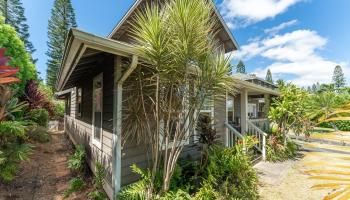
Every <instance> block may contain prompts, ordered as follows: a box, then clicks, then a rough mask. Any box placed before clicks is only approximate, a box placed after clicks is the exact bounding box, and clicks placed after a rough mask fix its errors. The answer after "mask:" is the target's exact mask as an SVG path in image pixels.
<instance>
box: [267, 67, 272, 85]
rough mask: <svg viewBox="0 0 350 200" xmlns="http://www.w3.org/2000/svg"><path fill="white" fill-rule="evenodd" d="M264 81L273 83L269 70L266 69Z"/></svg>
mask: <svg viewBox="0 0 350 200" xmlns="http://www.w3.org/2000/svg"><path fill="white" fill-rule="evenodd" d="M265 80H266V81H267V82H269V83H273V80H272V73H271V70H270V69H268V70H267V72H266V78H265Z"/></svg>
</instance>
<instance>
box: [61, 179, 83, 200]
mask: <svg viewBox="0 0 350 200" xmlns="http://www.w3.org/2000/svg"><path fill="white" fill-rule="evenodd" d="M85 185H86V184H85V181H84V180H83V179H82V178H79V177H78V178H73V179H71V180H70V181H69V187H68V189H67V190H65V191H64V193H63V194H64V197H65V198H67V197H69V196H70V195H71V194H72V193H73V192H76V191H79V190H81V189H83V188H84V187H85Z"/></svg>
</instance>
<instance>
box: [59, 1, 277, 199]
mask: <svg viewBox="0 0 350 200" xmlns="http://www.w3.org/2000/svg"><path fill="white" fill-rule="evenodd" d="M146 2H149V0H148V1H147V0H137V1H136V2H135V3H134V5H133V6H132V7H131V8H130V10H129V11H128V12H127V13H126V15H125V16H124V17H123V18H122V20H121V21H120V22H119V23H118V24H117V26H116V27H115V28H114V29H113V31H112V32H111V34H109V35H108V36H107V37H99V36H96V35H93V34H89V33H86V32H83V31H80V30H77V29H72V30H70V32H69V35H68V37H67V40H66V44H65V52H64V58H63V62H62V66H61V68H60V72H59V74H58V75H57V76H58V80H57V84H56V89H57V91H58V92H57V94H56V95H57V96H58V97H59V98H61V99H64V100H65V102H66V114H65V131H66V133H67V135H68V136H69V137H70V139H71V140H72V141H73V143H74V144H81V145H84V146H85V147H86V150H87V159H88V163H89V165H90V168H91V169H92V171H94V170H95V163H96V162H97V161H98V162H101V163H103V165H104V166H105V169H106V170H107V172H108V175H107V178H106V180H105V185H104V188H105V191H106V192H107V194H108V196H109V197H110V198H111V199H113V196H115V194H116V193H117V192H118V191H119V190H120V188H121V187H122V186H124V185H127V184H130V183H132V182H134V181H136V180H137V179H138V177H137V176H136V175H135V174H133V173H132V172H131V169H130V165H131V164H134V163H135V164H137V165H138V166H140V167H147V166H148V158H147V153H146V152H147V148H146V147H145V146H143V145H138V144H137V143H136V142H133V141H126V142H125V144H124V145H123V146H122V142H121V138H123V129H122V124H123V120H122V116H123V111H122V107H123V101H125V98H123V95H125V93H124V92H123V84H124V83H125V82H126V81H130V80H129V76H130V75H131V74H132V73H133V71H134V70H135V69H136V68H137V67H140V66H142V65H144V64H145V63H147V59H145V58H143V57H142V56H140V55H138V54H137V53H136V51H135V50H134V47H133V45H132V43H131V39H130V35H129V33H128V29H129V25H128V24H129V22H130V20H131V19H132V16H133V15H134V14H135V12H136V10H137V9H142V8H143V7H144V6H145V3H146ZM213 17H215V18H217V19H216V20H217V21H218V22H220V25H219V27H220V28H219V31H218V34H217V37H218V38H217V40H218V41H219V42H220V43H221V45H222V48H223V49H224V50H225V52H226V53H229V52H232V51H235V50H237V48H238V45H237V43H236V41H235V39H234V37H233V36H232V34H231V32H230V31H229V29H228V28H227V26H226V24H225V23H224V21H223V20H222V18H221V16H220V15H219V13H218V12H217V10H215V11H214V13H213ZM234 77H235V82H236V85H237V88H238V89H237V90H238V94H237V95H235V96H232V95H229V94H227V95H226V97H227V98H226V101H224V100H221V101H214V103H213V104H208V105H205V106H204V108H203V109H202V110H201V111H200V112H201V113H202V114H205V115H210V116H212V118H213V119H214V120H215V123H214V126H215V128H216V130H217V132H218V133H219V134H220V135H221V142H222V144H223V145H225V146H233V145H234V144H235V143H236V142H237V141H238V140H239V139H240V138H241V137H242V135H244V134H246V133H247V132H249V133H251V134H255V135H256V136H257V137H258V138H259V141H260V143H259V144H258V145H257V149H258V150H259V151H261V153H262V155H263V157H264V140H265V136H264V135H265V134H264V132H263V131H262V130H261V129H262V128H261V127H262V124H264V123H265V122H266V113H267V110H268V108H269V102H270V98H271V95H278V91H277V90H276V87H275V86H274V85H272V84H270V83H268V82H266V81H264V80H261V79H258V78H256V77H254V76H251V75H243V74H237V75H235V76H234ZM194 142H195V141H189V142H188V143H186V144H185V145H188V146H190V145H191V144H192V143H194ZM189 153H191V151H190V150H189Z"/></svg>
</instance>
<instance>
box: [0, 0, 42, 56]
mask: <svg viewBox="0 0 350 200" xmlns="http://www.w3.org/2000/svg"><path fill="white" fill-rule="evenodd" d="M24 11H25V10H24V7H23V5H22V2H21V0H0V14H1V15H2V16H3V17H4V18H5V23H6V24H9V25H11V26H12V27H14V28H15V30H16V32H17V34H18V36H19V37H20V38H21V40H22V41H23V42H24V46H25V48H26V50H27V52H28V53H30V56H31V55H32V54H33V53H34V52H35V48H34V45H33V44H32V42H30V41H29V37H30V34H29V26H28V24H27V18H26V17H25V15H24ZM34 62H35V61H34Z"/></svg>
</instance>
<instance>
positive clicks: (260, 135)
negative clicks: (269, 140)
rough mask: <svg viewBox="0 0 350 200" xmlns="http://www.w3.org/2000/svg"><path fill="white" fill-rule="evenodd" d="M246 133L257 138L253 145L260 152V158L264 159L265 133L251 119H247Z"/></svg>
mask: <svg viewBox="0 0 350 200" xmlns="http://www.w3.org/2000/svg"><path fill="white" fill-rule="evenodd" d="M247 134H248V135H251V136H255V137H256V139H258V143H257V144H256V145H255V148H256V149H257V150H258V151H260V152H261V155H262V159H263V160H265V159H266V137H267V134H266V133H265V132H264V131H262V130H261V129H260V128H259V127H258V126H256V125H255V124H254V122H252V121H251V120H248V121H247Z"/></svg>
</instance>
